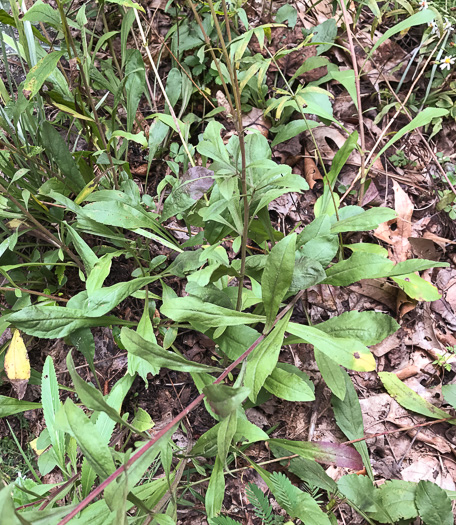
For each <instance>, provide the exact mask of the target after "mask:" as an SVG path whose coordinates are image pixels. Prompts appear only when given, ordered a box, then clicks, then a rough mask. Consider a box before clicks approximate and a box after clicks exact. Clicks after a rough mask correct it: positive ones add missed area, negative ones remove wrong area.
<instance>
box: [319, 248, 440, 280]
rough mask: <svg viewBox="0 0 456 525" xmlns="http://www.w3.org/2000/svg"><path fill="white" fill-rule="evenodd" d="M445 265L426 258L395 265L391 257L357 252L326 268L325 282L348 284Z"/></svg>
mask: <svg viewBox="0 0 456 525" xmlns="http://www.w3.org/2000/svg"><path fill="white" fill-rule="evenodd" d="M444 266H446V263H439V262H435V261H428V260H425V259H410V260H408V261H404V262H401V263H398V264H396V265H395V264H394V263H393V262H391V261H390V260H389V259H385V257H382V256H381V255H377V254H375V253H364V252H355V253H353V255H352V256H351V257H350V258H348V259H346V260H344V261H341V262H339V263H337V264H335V265H334V266H331V268H329V269H328V270H326V276H327V277H326V280H325V281H324V282H325V283H326V284H332V285H333V286H348V285H349V284H352V283H355V282H356V281H360V280H361V279H377V278H380V277H394V276H396V275H404V274H409V273H412V272H417V271H421V270H425V269H427V268H436V267H444Z"/></svg>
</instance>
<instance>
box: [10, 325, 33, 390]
mask: <svg viewBox="0 0 456 525" xmlns="http://www.w3.org/2000/svg"><path fill="white" fill-rule="evenodd" d="M5 372H6V375H7V376H8V379H9V380H10V381H11V383H12V385H13V387H14V389H15V390H16V392H17V394H18V397H19V399H22V398H23V397H24V394H25V389H26V388H27V383H28V380H29V379H30V361H29V358H28V354H27V348H25V344H24V341H23V339H22V336H21V334H20V332H19V330H14V333H13V338H12V339H11V343H10V345H9V347H8V351H7V352H6V355H5Z"/></svg>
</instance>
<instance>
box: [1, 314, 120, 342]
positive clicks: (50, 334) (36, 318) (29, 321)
mask: <svg viewBox="0 0 456 525" xmlns="http://www.w3.org/2000/svg"><path fill="white" fill-rule="evenodd" d="M8 321H10V322H11V324H13V325H14V326H15V327H17V328H18V329H19V330H21V331H22V332H25V333H26V334H28V335H34V336H35V337H40V338H41V339H58V338H60V337H66V336H67V335H69V334H71V332H74V331H75V330H77V329H78V328H84V327H90V326H110V325H113V324H116V325H119V324H120V325H122V324H130V323H129V322H126V321H123V320H122V319H118V318H117V317H114V316H109V317H107V316H104V317H97V318H96V319H92V318H90V317H87V316H86V314H85V313H84V312H83V311H82V310H78V309H75V308H64V307H62V306H28V307H26V308H23V309H22V310H19V311H18V312H14V313H13V314H11V315H9V316H8Z"/></svg>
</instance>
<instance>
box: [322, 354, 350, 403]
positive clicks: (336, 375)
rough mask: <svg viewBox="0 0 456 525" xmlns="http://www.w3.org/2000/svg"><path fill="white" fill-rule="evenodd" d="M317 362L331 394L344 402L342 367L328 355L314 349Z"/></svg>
mask: <svg viewBox="0 0 456 525" xmlns="http://www.w3.org/2000/svg"><path fill="white" fill-rule="evenodd" d="M314 356H315V361H316V363H317V366H318V370H320V373H321V377H322V378H323V379H324V381H325V383H326V386H327V387H328V388H329V389H330V390H331V392H332V393H333V394H334V395H335V396H337V397H338V398H339V399H341V400H342V401H343V400H344V398H345V392H346V390H345V377H344V374H343V370H342V369H341V368H340V366H339V365H338V364H337V363H336V362H335V361H333V360H332V359H330V358H329V357H328V356H327V355H326V354H324V353H323V352H320V350H318V348H317V347H314Z"/></svg>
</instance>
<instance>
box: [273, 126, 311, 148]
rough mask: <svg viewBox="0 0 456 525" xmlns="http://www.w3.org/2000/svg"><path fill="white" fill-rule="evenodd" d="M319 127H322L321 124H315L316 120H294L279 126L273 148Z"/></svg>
mask: <svg viewBox="0 0 456 525" xmlns="http://www.w3.org/2000/svg"><path fill="white" fill-rule="evenodd" d="M317 126H321V124H320V123H319V122H315V121H314V120H292V121H291V122H289V123H288V124H285V125H283V126H279V127H278V128H276V130H278V133H277V135H276V136H275V137H274V140H273V141H272V144H271V148H273V147H274V146H277V144H281V143H282V142H285V141H286V140H290V139H292V138H293V137H296V135H299V134H300V133H302V132H303V131H307V130H309V129H312V128H316V127H317Z"/></svg>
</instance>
